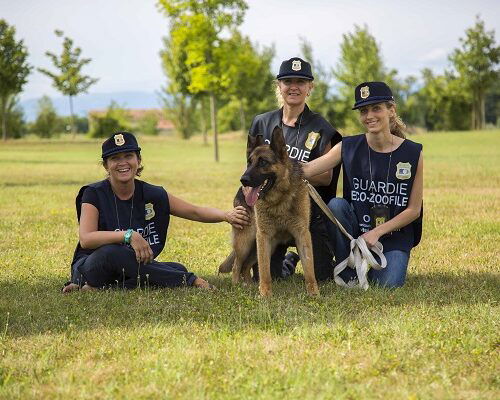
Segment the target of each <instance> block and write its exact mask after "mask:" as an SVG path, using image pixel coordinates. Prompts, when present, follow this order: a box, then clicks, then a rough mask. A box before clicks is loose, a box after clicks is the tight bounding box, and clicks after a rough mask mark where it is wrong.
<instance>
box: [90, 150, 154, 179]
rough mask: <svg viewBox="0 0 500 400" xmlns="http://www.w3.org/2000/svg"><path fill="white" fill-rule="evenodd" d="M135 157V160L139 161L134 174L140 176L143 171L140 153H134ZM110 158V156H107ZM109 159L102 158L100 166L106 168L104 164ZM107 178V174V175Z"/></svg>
mask: <svg viewBox="0 0 500 400" xmlns="http://www.w3.org/2000/svg"><path fill="white" fill-rule="evenodd" d="M134 153H135V155H136V156H137V159H138V160H139V168H137V171H136V172H135V174H136V176H141V174H142V171H143V170H144V165H141V164H142V157H141V152H140V151H134ZM109 157H111V156H109ZM109 157H106V158H104V159H103V160H102V161H101V162H100V164H101V165H102V166H103V167H104V168H106V162H107V161H108V158H109ZM108 176H109V174H108Z"/></svg>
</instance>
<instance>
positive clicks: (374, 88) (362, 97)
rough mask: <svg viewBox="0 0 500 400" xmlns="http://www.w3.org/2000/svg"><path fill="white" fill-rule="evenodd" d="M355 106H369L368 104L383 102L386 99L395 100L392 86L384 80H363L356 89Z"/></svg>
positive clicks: (355, 107)
mask: <svg viewBox="0 0 500 400" xmlns="http://www.w3.org/2000/svg"><path fill="white" fill-rule="evenodd" d="M354 99H355V103H354V107H353V108H352V109H353V110H356V109H357V108H360V107H363V106H367V105H368V104H375V103H383V102H384V101H394V96H393V95H392V91H391V88H390V87H389V86H387V85H386V84H385V83H384V82H363V83H360V84H359V85H358V86H356V89H354Z"/></svg>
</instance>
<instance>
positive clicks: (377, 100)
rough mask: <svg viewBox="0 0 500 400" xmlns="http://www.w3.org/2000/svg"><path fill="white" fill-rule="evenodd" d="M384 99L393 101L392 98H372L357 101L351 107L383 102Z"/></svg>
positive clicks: (355, 108) (354, 108)
mask: <svg viewBox="0 0 500 400" xmlns="http://www.w3.org/2000/svg"><path fill="white" fill-rule="evenodd" d="M386 101H394V98H392V99H391V98H384V99H372V100H366V101H362V102H359V103H357V104H354V107H353V108H352V109H353V110H357V109H358V108H360V107H363V106H367V105H370V104H377V103H385V102H386Z"/></svg>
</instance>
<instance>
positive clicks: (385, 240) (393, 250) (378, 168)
mask: <svg viewBox="0 0 500 400" xmlns="http://www.w3.org/2000/svg"><path fill="white" fill-rule="evenodd" d="M354 94H355V104H354V107H353V110H356V109H358V110H359V116H360V120H361V123H362V124H363V125H364V126H365V129H366V133H365V134H361V135H356V136H350V137H344V138H343V141H342V143H339V144H337V145H336V146H334V147H333V148H332V149H331V150H330V151H329V152H328V154H326V155H325V156H323V157H320V158H319V159H317V160H314V161H312V162H310V163H308V164H306V165H305V166H304V173H305V175H306V177H308V176H312V175H315V174H318V173H321V172H322V171H326V170H329V169H331V168H332V167H334V166H337V165H339V164H340V163H342V168H343V182H344V188H343V189H344V198H343V199H342V198H335V199H332V200H331V201H330V203H329V204H328V207H329V208H330V209H331V210H332V212H333V214H334V215H335V216H336V218H337V219H338V220H339V221H340V223H341V224H342V225H343V226H344V227H345V228H346V230H347V231H348V232H349V233H350V234H351V235H352V236H354V237H358V236H359V235H362V236H363V238H364V239H365V241H366V243H367V245H368V247H371V246H373V245H374V244H375V243H376V242H377V241H380V242H381V243H382V245H383V246H384V255H385V257H386V259H387V267H386V268H385V269H382V270H374V269H371V270H370V271H369V272H368V279H369V280H371V281H372V282H375V283H377V284H379V285H381V286H384V287H389V288H396V287H400V286H403V285H404V282H405V279H406V271H407V268H408V260H409V258H410V252H411V249H412V248H413V247H415V246H416V245H417V244H418V243H419V241H420V238H421V235H422V193H423V155H422V145H421V144H419V143H415V142H412V141H411V140H408V139H405V136H404V133H403V130H404V128H405V125H404V124H403V122H402V121H401V119H400V118H399V117H398V115H397V114H396V103H395V102H394V97H393V96H392V92H391V89H390V88H389V86H387V85H386V84H385V83H383V82H364V83H361V84H360V85H358V86H357V87H356V89H355V92H354ZM328 225H329V232H330V239H331V241H332V242H333V244H334V246H335V254H336V258H337V262H340V261H342V260H344V259H345V258H346V257H347V256H348V255H349V252H350V248H349V239H347V238H346V237H345V236H344V235H343V234H342V233H341V232H340V230H339V229H338V228H337V227H336V226H335V225H334V224H333V223H331V222H330V223H329V224H328ZM339 276H340V277H341V278H343V279H344V281H346V282H349V281H350V280H355V279H356V278H357V277H356V272H355V271H354V270H352V269H351V268H346V269H345V270H344V271H342V272H341V273H340V275H339Z"/></svg>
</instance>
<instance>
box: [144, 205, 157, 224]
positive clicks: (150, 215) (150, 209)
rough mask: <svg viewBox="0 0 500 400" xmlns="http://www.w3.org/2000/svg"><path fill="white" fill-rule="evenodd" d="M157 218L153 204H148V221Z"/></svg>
mask: <svg viewBox="0 0 500 400" xmlns="http://www.w3.org/2000/svg"><path fill="white" fill-rule="evenodd" d="M154 216H155V209H154V208H153V203H146V221H149V220H150V219H151V218H153V217H154Z"/></svg>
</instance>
